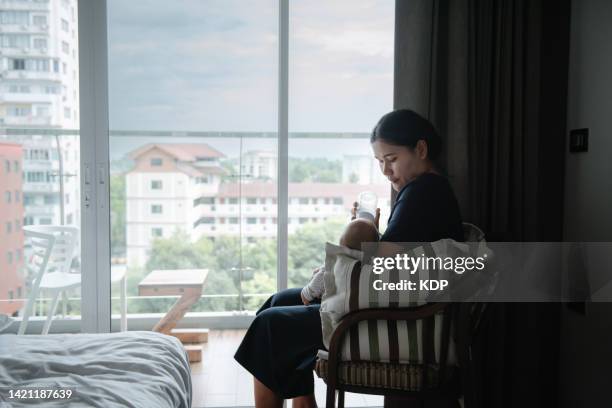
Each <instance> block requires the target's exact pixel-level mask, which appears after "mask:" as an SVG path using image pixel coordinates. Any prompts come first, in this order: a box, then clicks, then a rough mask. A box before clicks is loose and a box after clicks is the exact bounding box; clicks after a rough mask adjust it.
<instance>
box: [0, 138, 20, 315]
mask: <svg viewBox="0 0 612 408" xmlns="http://www.w3.org/2000/svg"><path fill="white" fill-rule="evenodd" d="M22 156H23V151H22V147H21V145H19V144H17V143H4V142H0V180H2V183H1V184H0V195H1V196H0V248H1V251H0V313H5V314H9V315H10V314H13V313H15V312H17V311H18V310H19V309H20V308H21V307H22V306H23V302H22V301H19V300H18V299H22V298H23V296H24V294H25V288H24V281H23V271H22V268H23V258H24V257H23V230H22V228H21V226H22V222H23V212H24V211H23V190H22V175H21V166H22V163H23V157H22Z"/></svg>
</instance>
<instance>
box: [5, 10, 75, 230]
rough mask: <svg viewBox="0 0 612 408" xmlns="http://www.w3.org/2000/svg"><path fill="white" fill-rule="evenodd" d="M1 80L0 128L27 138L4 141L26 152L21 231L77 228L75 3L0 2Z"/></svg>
mask: <svg viewBox="0 0 612 408" xmlns="http://www.w3.org/2000/svg"><path fill="white" fill-rule="evenodd" d="M0 77H1V81H0V95H1V97H0V127H3V128H5V129H6V128H8V129H21V130H24V131H22V132H20V133H19V134H15V133H13V135H11V136H8V137H6V136H5V138H8V139H9V140H12V141H14V142H17V143H20V144H22V146H23V202H24V209H25V214H24V223H25V224H62V223H65V224H73V225H79V224H80V216H79V213H80V211H79V209H80V200H79V182H78V177H77V174H78V170H79V166H80V164H79V141H78V137H77V135H76V134H71V133H74V132H75V130H76V129H78V128H79V112H78V107H79V86H78V83H79V82H78V36H77V0H0ZM25 129H27V130H25ZM59 129H69V131H66V132H65V134H61V133H59V134H54V132H53V131H54V130H59ZM49 130H51V132H49ZM62 192H63V194H62ZM62 213H63V219H62Z"/></svg>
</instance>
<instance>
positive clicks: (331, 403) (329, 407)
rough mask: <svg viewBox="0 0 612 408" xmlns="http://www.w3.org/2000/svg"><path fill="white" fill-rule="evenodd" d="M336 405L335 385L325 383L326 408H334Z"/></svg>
mask: <svg viewBox="0 0 612 408" xmlns="http://www.w3.org/2000/svg"><path fill="white" fill-rule="evenodd" d="M335 405H336V384H332V383H331V382H328V383H327V398H326V399H325V407H326V408H335Z"/></svg>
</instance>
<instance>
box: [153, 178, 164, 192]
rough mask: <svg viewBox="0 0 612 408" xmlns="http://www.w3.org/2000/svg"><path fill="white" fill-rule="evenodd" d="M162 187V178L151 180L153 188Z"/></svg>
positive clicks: (158, 188)
mask: <svg viewBox="0 0 612 408" xmlns="http://www.w3.org/2000/svg"><path fill="white" fill-rule="evenodd" d="M161 189H162V181H161V180H151V190H161Z"/></svg>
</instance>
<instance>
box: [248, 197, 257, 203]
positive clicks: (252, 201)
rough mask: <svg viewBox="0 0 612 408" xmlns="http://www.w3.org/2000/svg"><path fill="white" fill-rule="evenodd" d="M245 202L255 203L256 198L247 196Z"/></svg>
mask: <svg viewBox="0 0 612 408" xmlns="http://www.w3.org/2000/svg"><path fill="white" fill-rule="evenodd" d="M246 203H247V204H257V198H253V197H248V198H247V199H246Z"/></svg>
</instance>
